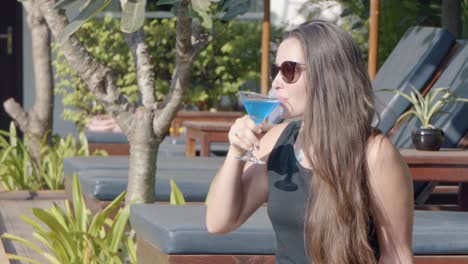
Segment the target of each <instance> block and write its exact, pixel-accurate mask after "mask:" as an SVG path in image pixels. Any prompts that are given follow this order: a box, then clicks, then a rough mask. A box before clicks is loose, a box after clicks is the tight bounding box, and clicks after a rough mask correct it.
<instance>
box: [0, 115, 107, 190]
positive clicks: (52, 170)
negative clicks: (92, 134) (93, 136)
mask: <svg viewBox="0 0 468 264" xmlns="http://www.w3.org/2000/svg"><path fill="white" fill-rule="evenodd" d="M45 138H47V135H46V136H45V137H44V139H43V140H42V143H41V160H40V164H35V163H34V162H33V160H32V158H31V156H30V154H29V151H28V148H29V147H28V141H27V138H25V139H23V140H22V139H21V138H19V137H18V135H17V133H16V127H15V125H14V123H13V122H12V123H10V129H9V131H3V130H0V183H1V184H2V187H3V188H4V189H5V190H7V191H14V190H39V189H50V190H57V189H63V188H64V186H63V159H64V158H66V157H72V156H89V155H90V153H89V151H88V141H87V139H86V136H85V135H84V133H80V135H79V139H78V140H76V139H75V137H73V136H72V135H68V136H67V137H65V138H61V137H60V136H58V135H54V136H52V137H51V141H52V142H50V143H51V144H46V142H45ZM93 155H107V153H106V152H105V151H96V152H94V153H93Z"/></svg>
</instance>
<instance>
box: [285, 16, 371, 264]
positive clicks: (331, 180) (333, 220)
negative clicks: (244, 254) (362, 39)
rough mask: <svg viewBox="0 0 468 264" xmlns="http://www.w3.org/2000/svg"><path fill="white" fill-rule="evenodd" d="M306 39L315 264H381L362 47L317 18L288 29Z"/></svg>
mask: <svg viewBox="0 0 468 264" xmlns="http://www.w3.org/2000/svg"><path fill="white" fill-rule="evenodd" d="M287 37H293V38H296V39H298V40H299V41H300V42H301V45H302V49H303V54H304V56H305V63H306V65H307V66H306V73H307V84H308V87H307V102H308V104H307V106H306V108H305V113H304V120H303V133H302V136H303V137H302V140H303V142H304V152H305V156H306V158H307V160H308V161H309V163H310V164H311V166H312V171H313V177H312V181H311V185H310V192H309V194H310V195H309V198H308V201H307V213H306V216H305V241H306V247H307V253H308V255H309V258H310V259H311V261H312V262H313V263H315V264H322V263H326V264H328V263H343V264H347V263H373V262H376V261H375V258H374V255H373V251H372V248H371V246H370V244H369V240H368V233H369V227H370V225H371V221H372V220H371V219H372V210H371V205H370V199H369V197H370V187H369V179H368V175H369V172H368V166H367V161H366V146H367V141H368V139H369V137H370V135H371V134H372V132H373V130H372V127H371V122H372V118H373V117H374V114H375V107H374V96H373V92H372V88H371V83H370V80H369V77H368V75H367V71H366V69H365V66H364V63H363V61H362V55H361V51H360V49H359V47H358V46H357V44H356V42H355V41H354V40H353V38H352V37H351V36H350V35H349V34H348V33H347V32H345V31H344V30H342V29H341V28H339V27H338V26H336V25H334V24H331V23H328V22H324V21H311V22H309V23H307V24H303V25H301V26H299V27H298V28H297V29H295V30H293V31H291V32H289V34H288V35H287Z"/></svg>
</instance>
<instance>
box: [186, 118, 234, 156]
mask: <svg viewBox="0 0 468 264" xmlns="http://www.w3.org/2000/svg"><path fill="white" fill-rule="evenodd" d="M232 124H233V122H205V121H185V122H184V123H183V125H184V126H185V128H186V129H187V134H186V136H185V137H186V142H185V156H188V157H193V156H195V151H196V150H195V143H196V141H197V140H199V141H200V148H201V149H200V156H202V157H209V156H210V153H211V143H212V142H228V141H229V139H228V132H229V129H230V128H231V126H232Z"/></svg>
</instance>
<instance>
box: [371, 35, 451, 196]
mask: <svg viewBox="0 0 468 264" xmlns="http://www.w3.org/2000/svg"><path fill="white" fill-rule="evenodd" d="M454 44H455V38H454V37H453V35H452V34H451V33H450V32H448V31H447V30H445V29H440V28H430V27H412V28H410V29H408V31H407V32H406V33H405V35H404V36H403V37H402V38H401V40H400V42H399V43H398V44H397V46H396V47H395V49H394V50H393V51H392V53H391V54H390V55H389V57H388V58H387V60H386V61H385V63H384V64H383V65H382V67H381V68H380V69H379V71H378V73H377V75H376V77H375V79H374V80H373V81H372V87H373V89H374V90H375V91H377V90H380V89H398V90H400V91H402V92H405V93H406V92H408V91H410V89H411V86H410V85H412V86H414V87H415V88H416V89H418V90H420V91H424V90H428V89H429V88H430V87H431V86H432V84H433V82H434V81H435V80H436V79H437V77H438V74H439V70H438V69H440V68H441V66H442V65H443V64H444V63H446V61H447V57H449V55H450V54H451V50H452V48H453V46H454ZM375 96H376V105H377V110H378V112H379V117H376V118H375V123H374V125H375V126H377V127H378V128H379V129H380V130H381V131H382V133H384V134H387V135H389V136H390V137H392V135H391V133H390V132H391V130H392V128H393V127H394V126H395V123H396V121H397V119H398V117H399V116H400V115H401V114H403V113H404V112H405V111H406V110H407V109H408V108H409V107H410V102H408V101H407V100H406V99H405V98H403V97H402V96H400V95H398V94H396V93H389V92H376V93H375ZM399 130H401V129H399ZM396 146H397V147H399V148H402V147H410V146H411V145H403V144H401V145H400V144H396ZM432 189H433V184H431V183H427V182H415V183H414V196H415V200H421V198H420V196H424V195H425V194H426V193H427V192H428V190H432Z"/></svg>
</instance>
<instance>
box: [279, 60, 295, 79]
mask: <svg viewBox="0 0 468 264" xmlns="http://www.w3.org/2000/svg"><path fill="white" fill-rule="evenodd" d="M295 66H296V65H295V64H294V63H293V62H290V61H285V62H283V63H281V74H282V75H283V79H284V81H285V82H287V83H291V82H292V81H293V80H294V70H295V69H294V68H295Z"/></svg>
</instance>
